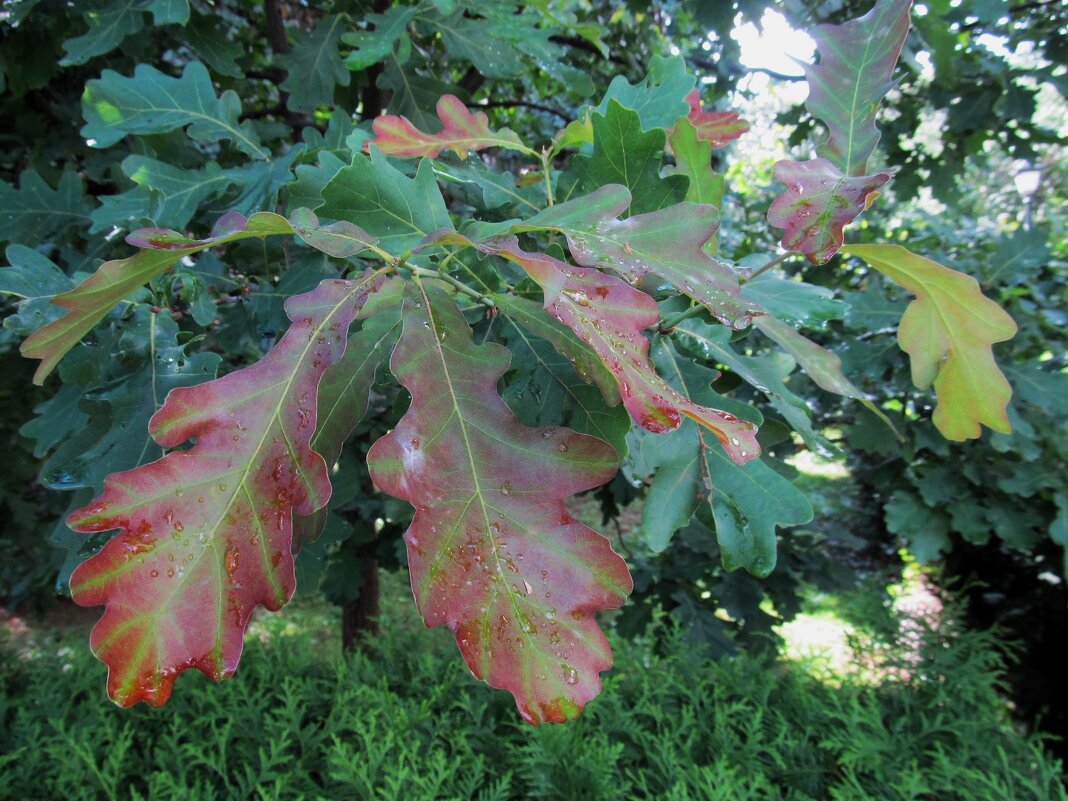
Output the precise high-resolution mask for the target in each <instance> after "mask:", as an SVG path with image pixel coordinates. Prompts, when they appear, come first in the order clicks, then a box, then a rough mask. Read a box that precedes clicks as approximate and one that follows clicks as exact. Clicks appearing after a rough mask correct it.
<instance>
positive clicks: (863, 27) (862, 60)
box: [804, 0, 912, 176]
mask: <svg viewBox="0 0 1068 801" xmlns="http://www.w3.org/2000/svg"><path fill="white" fill-rule="evenodd" d="M911 7H912V0H879V1H878V2H877V3H876V4H875V7H874V8H873V9H872V10H871V11H869V12H868V13H867V14H865V15H864V16H863V17H860V18H859V19H854V20H850V21H849V22H845V23H843V24H841V25H817V26H815V27H814V28H813V29H812V30H811V31H810V33H811V34H812V38H813V39H814V40H815V42H816V49H817V50H819V53H820V60H819V63H818V64H815V65H809V64H806V65H804V66H805V77H806V78H807V79H808V99H807V100H806V101H805V105H806V106H807V107H808V110H809V112H811V114H812V116H813V117H816V118H817V119H819V120H822V121H823V123H824V124H825V125H826V126H827V131H828V134H829V136H828V139H827V141H826V142H825V143H824V144H823V145H821V146H820V147H819V154H820V155H821V156H824V157H826V158H827V159H829V160H830V161H832V162H833V163H834V164H835V165H837V166H838V167H839V168H840V169H841V171H842V172H843V173H844V174H845V175H850V176H859V175H864V173H865V171H866V169H867V163H868V158H869V157H870V156H871V154H872V151H874V150H875V146H876V145H877V144H878V143H879V129H878V128H876V127H875V111H876V109H877V108H878V107H879V101H880V100H882V99H883V97H884V96H885V95H886V93H887V92H889V91H890V89H891V88H893V86H894V81H893V75H894V65H895V64H897V57H898V54H900V53H901V47H902V45H904V43H905V37H906V36H908V32H909V9H910V8H911Z"/></svg>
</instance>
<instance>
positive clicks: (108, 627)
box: [68, 272, 386, 706]
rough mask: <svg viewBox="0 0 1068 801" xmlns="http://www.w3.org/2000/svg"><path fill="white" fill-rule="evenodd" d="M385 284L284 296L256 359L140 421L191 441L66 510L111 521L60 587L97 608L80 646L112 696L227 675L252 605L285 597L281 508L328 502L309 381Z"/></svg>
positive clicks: (285, 521)
mask: <svg viewBox="0 0 1068 801" xmlns="http://www.w3.org/2000/svg"><path fill="white" fill-rule="evenodd" d="M385 280H386V279H384V278H383V277H382V276H381V275H380V274H379V273H377V272H368V273H366V274H364V275H363V276H362V277H361V278H360V279H359V280H355V281H340V280H328V281H323V282H322V283H321V284H320V285H319V287H318V288H317V289H315V290H314V291H312V292H309V293H306V294H304V295H298V296H296V297H292V298H290V299H289V300H288V301H287V302H286V313H287V314H288V315H289V317H290V319H291V320H293V325H291V326H290V328H289V329H288V330H287V331H286V333H285V335H284V336H283V337H282V339H281V340H280V341H279V342H278V344H277V345H275V347H274V348H272V349H271V351H270V352H269V353H268V354H267V355H266V356H265V357H264V358H263V359H261V360H260V361H259V362H257V363H256V364H254V365H252V366H250V367H246V368H244V369H242V370H238V371H236V372H233V373H230V374H229V375H227V376H224V377H223V378H220V379H217V380H215V381H210V382H208V383H206V384H200V385H198V386H195V387H183V388H179V389H175V390H173V391H172V392H171V393H170V394H169V395H168V396H167V400H166V401H165V403H164V404H163V407H162V408H161V409H160V410H159V411H158V412H156V414H155V415H154V416H153V417H152V420H151V421H150V423H149V432H150V433H151V434H152V436H153V438H154V439H155V440H156V442H157V443H159V445H161V446H162V447H164V448H177V447H178V446H180V445H182V444H183V443H185V442H187V441H189V440H195V441H196V444H194V445H193V446H192V447H191V448H189V449H187V450H174V451H171V452H170V453H168V454H167V455H165V456H164V457H163V458H162V459H159V460H158V461H155V462H152V463H150V464H146V465H142V466H141V467H138V468H136V469H134V470H128V471H126V472H122V473H115V474H113V475H111V476H109V477H108V478H107V480H106V481H105V483H104V492H103V494H102V495H101V496H100V497H99V498H97V499H96V500H95V501H93V502H92V503H91V504H89V505H88V506H86V507H84V508H82V509H80V510H78V511H76V512H74V513H73V514H71V516H70V518H69V519H68V523H69V525H70V526H71V528H73V529H74V530H76V531H84V532H95V531H108V530H110V529H115V528H117V529H120V533H119V534H117V535H116V536H115V537H113V538H112V539H111V540H109V541H108V543H107V544H106V545H105V546H104V548H103V550H101V551H100V552H99V553H98V554H96V555H95V556H93V557H91V558H89V559H88V560H86V561H85V562H84V563H82V564H81V565H80V566H79V567H78V568H77V570H75V571H74V574H73V576H72V577H71V582H70V586H71V591H72V593H73V596H74V600H75V602H77V603H78V604H80V605H82V606H96V605H99V604H103V605H104V606H105V610H104V615H103V617H102V618H101V619H100V621H99V622H98V623H97V625H96V627H95V628H94V629H93V633H92V638H91V645H92V648H93V652H94V653H95V654H96V655H97V656H98V657H99V658H100V659H101V660H102V661H104V662H105V663H107V665H108V668H109V672H108V692H109V694H110V695H111V697H112V698H113V699H114V700H115V701H116V702H117V703H119V704H121V705H122V706H130V705H132V704H134V703H136V702H137V701H147V702H149V703H151V704H154V705H157V706H158V705H160V704H162V703H163V702H164V701H166V700H167V698H168V696H169V695H170V693H171V688H172V686H173V684H174V680H175V678H176V676H177V675H178V674H179V673H181V672H182V671H184V670H187V669H188V668H197V669H199V670H201V671H203V672H204V673H206V674H207V675H208V676H210V677H211V678H213V679H216V680H218V679H220V678H224V677H226V676H229V675H231V674H232V673H233V672H234V670H235V669H236V668H237V663H238V660H239V659H240V656H241V647H242V636H243V634H244V630H245V626H246V624H247V623H248V619H249V616H250V615H251V614H252V610H253V609H254V608H255V607H256V606H257V605H259V604H262V605H264V606H266V607H267V608H268V609H272V610H277V609H279V608H281V607H282V605H284V604H285V603H286V602H287V601H288V600H289V598H290V597H291V596H292V594H293V590H294V588H295V580H294V575H293V555H292V525H293V515H294V514H300V515H308V514H311V513H312V512H313V511H315V510H316V509H318V508H320V507H321V506H323V505H324V504H325V503H326V502H327V500H328V499H329V497H330V478H329V472H328V470H327V465H326V463H325V462H324V461H323V458H322V457H321V456H320V455H319V454H318V453H316V452H315V451H313V450H312V449H311V447H310V444H309V443H310V441H311V437H312V434H313V432H314V431H315V423H316V389H317V387H318V384H319V380H320V378H321V377H322V374H323V372H324V371H325V370H326V369H327V368H328V367H329V366H330V365H332V364H333V363H335V362H336V361H337V360H338V359H339V358H341V356H342V354H343V353H344V351H345V341H346V331H347V330H348V327H349V324H350V323H351V322H352V320H353V319H354V318H355V317H356V316H357V315H358V314H359V313H360V311H361V309H362V308H363V306H364V303H365V301H366V300H367V298H368V296H369V295H370V294H371V293H372V292H374V291H375V290H376V289H377V288H378V287H379V286H380V285H381V284H382V283H383V282H384V281H385Z"/></svg>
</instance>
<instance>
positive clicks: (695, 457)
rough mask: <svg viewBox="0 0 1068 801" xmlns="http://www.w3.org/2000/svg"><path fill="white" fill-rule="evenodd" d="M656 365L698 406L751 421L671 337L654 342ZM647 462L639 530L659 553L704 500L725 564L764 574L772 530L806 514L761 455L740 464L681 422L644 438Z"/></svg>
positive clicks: (804, 504)
mask: <svg viewBox="0 0 1068 801" xmlns="http://www.w3.org/2000/svg"><path fill="white" fill-rule="evenodd" d="M653 358H654V362H655V364H656V366H657V368H658V370H659V372H660V373H661V375H663V376H664V377H665V379H666V380H667V381H668V383H670V384H671V385H672V386H674V387H675V388H676V389H678V390H679V391H681V392H683V393H684V394H686V395H687V396H688V397H690V398H692V399H695V400H696V401H697V402H699V403H704V404H707V405H710V406H715V407H716V408H721V409H725V410H727V411H729V412H733V413H734V414H737V415H738V416H740V417H744V418H745V419H748V420H750V422H753V423H755V424H757V425H759V424H761V423H762V422H763V420H762V419H761V418H760V414H759V413H758V412H757V411H756V410H755V409H753V407H751V406H749V405H748V404H745V403H741V402H739V401H734V400H731V399H730V398H724V397H722V396H721V395H719V394H718V393H716V392H714V391H713V390H712V389H711V383H712V382H713V381H714V380H715V379H716V378H717V374H716V373H715V372H714V371H712V370H709V369H708V368H706V367H703V366H701V365H699V364H697V363H695V362H694V361H692V360H690V359H687V358H685V357H682V356H680V355H679V354H678V353H677V352H676V351H675V349H674V348H673V347H672V344H671V342H670V340H669V339H667V338H664V337H661V338H659V339H657V341H656V343H655V344H654V347H653ZM642 457H643V461H644V463H645V465H646V466H647V467H648V466H654V467H655V468H656V476H655V479H654V481H653V484H652V485H651V486H650V488H649V496H648V498H647V499H646V503H645V507H644V511H643V515H642V532H643V536H644V538H645V541H646V543H647V544H648V545H649V546H650V548H652V549H653V550H654V551H657V552H659V551H662V550H664V549H665V548H666V547H667V546H668V544H669V543H670V540H671V538H672V536H673V535H674V533H675V532H676V531H677V530H678V529H679V528H681V527H682V526H684V525H686V524H687V523H688V522H689V521H690V518H691V517H692V515H693V514H694V512H696V511H697V508H698V506H699V505H700V504H701V503H709V504H710V505H711V511H712V515H713V518H714V520H715V523H716V537H717V540H718V541H719V546H720V553H721V557H722V559H723V565H724V567H725V568H727V569H728V570H734V569H737V568H739V567H744V568H745V569H746V570H748V571H749V572H750V573H752V574H753V575H755V576H766V575H768V574H769V573H770V572H771V571H772V570H773V569H774V567H775V561H776V556H775V551H776V546H775V528H776V527H777V526H796V525H802V524H804V523H807V522H808V521H809V520H811V519H812V514H813V513H812V505H811V504H810V503H809V501H808V499H807V498H806V497H805V496H804V494H802V493H801V492H800V491H799V490H798V489H797V487H795V486H794V485H793V484H792V483H791V482H790V481H788V480H787V479H785V478H783V477H782V476H781V475H780V474H779V473H778V472H776V471H775V470H773V469H771V468H770V467H769V466H768V465H767V464H766V463H765V461H764V460H763V459H758V460H753V461H751V462H747V463H746V464H744V465H738V464H736V463H735V462H734V461H733V460H731V459H729V458H727V456H726V455H725V454H724V453H723V450H722V449H721V448H719V447H717V445H716V443H714V442H708V441H707V436H706V434H705V432H704V431H702V430H701V429H700V428H698V427H697V426H696V425H694V424H693V423H692V422H689V421H687V422H686V423H684V424H683V426H682V427H680V428H679V429H678V430H677V431H674V432H670V433H668V434H663V435H657V436H645V437H643V438H642Z"/></svg>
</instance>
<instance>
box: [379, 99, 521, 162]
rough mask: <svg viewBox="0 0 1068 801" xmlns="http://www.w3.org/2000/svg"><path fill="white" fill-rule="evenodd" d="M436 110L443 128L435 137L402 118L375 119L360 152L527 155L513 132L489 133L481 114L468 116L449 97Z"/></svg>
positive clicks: (386, 116) (469, 114) (411, 155)
mask: <svg viewBox="0 0 1068 801" xmlns="http://www.w3.org/2000/svg"><path fill="white" fill-rule="evenodd" d="M437 110H438V118H439V119H440V120H441V122H442V125H444V126H445V127H444V128H442V129H441V130H440V131H439V132H438V133H435V134H432V133H426V132H425V131H420V130H419V129H418V128H416V127H415V126H414V125H413V124H412V123H411V122H410V121H409V120H408V119H407V118H406V117H398V116H395V115H393V114H383V115H382V116H380V117H376V118H375V121H374V122H373V123H372V125H373V126H374V131H375V138H374V139H371V140H369V141H367V142H366V143H365V144H364V148H365V149H367V148H369V147H370V146H371V145H374V146H375V147H377V148H378V149H379V150H381V151H382V152H383V153H386V154H387V155H390V156H403V157H407V158H415V157H419V156H427V157H429V158H435V157H437V156H438V155H439V154H440V153H441V151H442V150H451V151H453V152H454V153H455V154H456V155H457V156H459V157H460V158H462V159H465V158H467V153H468V151H470V150H485V149H486V148H488V147H504V148H508V149H509V150H520V151H523V152H529V149H528V148H526V147H524V146H523V143H522V142H521V141H520V140H519V137H518V136H517V135H516V133H515V132H514V131H512V130H510V129H508V128H502V129H501V130H499V131H492V130H490V127H489V119H488V118H487V117H486V114H485V112H482V111H476V112H475V113H474V114H472V113H471V112H470V111H468V110H467V107H466V106H465V105H464V104H463V102H462V101H461V100H460V99H459V98H457V97H454V96H453V95H443V96H442V97H441V98H440V99H439V100H438V104H437Z"/></svg>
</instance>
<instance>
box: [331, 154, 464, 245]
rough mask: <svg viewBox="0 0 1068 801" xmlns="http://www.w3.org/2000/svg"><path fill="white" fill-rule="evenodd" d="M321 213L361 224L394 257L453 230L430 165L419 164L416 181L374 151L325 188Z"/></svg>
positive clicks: (357, 157) (357, 158)
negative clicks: (428, 237) (438, 232)
mask: <svg viewBox="0 0 1068 801" xmlns="http://www.w3.org/2000/svg"><path fill="white" fill-rule="evenodd" d="M323 200H324V201H325V202H324V204H323V205H322V206H320V207H319V209H317V213H318V214H319V215H320V216H322V217H327V218H330V219H334V220H348V221H350V222H354V223H356V224H358V225H359V226H360V227H361V228H363V229H364V230H366V231H367V232H368V233H369V234H371V235H372V236H374V237H376V238H377V239H378V240H380V241H381V243H382V247H383V248H384V249H385V250H387V251H388V252H390V253H403V252H404V251H406V250H410V249H411V248H414V247H415V246H417V245H418V244H419V243H420V242H421V241H422V240H423V239H424V238H425V237H426V235H427V234H429V233H430V232H431V231H436V230H440V229H446V230H450V231H451V230H452V220H451V219H450V218H449V212H448V210H447V209H446V208H445V200H444V199H443V198H442V197H441V192H440V191H439V190H438V186H437V182H436V181H435V180H434V169H433V166H432V165H431V163H430V161H429V160H427V159H424V160H423V161H420V162H419V168H418V170H416V173H415V178H409V177H408V176H406V175H404V174H403V173H401V172H400V171H399V170H398V169H397V168H396V167H394V166H392V165H391V164H390V163H389V161H388V160H387V159H386V157H385V156H384V155H382V153H381V152H380V151H379V150H378V149H377V148H374V147H372V148H371V154H370V156H365V155H363V154H362V153H356V154H355V155H353V157H352V164H350V165H349V166H348V167H346V168H345V169H343V170H341V171H340V172H338V174H337V175H335V176H334V178H333V179H332V180H331V181H330V182H329V183H328V184H327V185H326V186H325V187H324V188H323Z"/></svg>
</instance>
